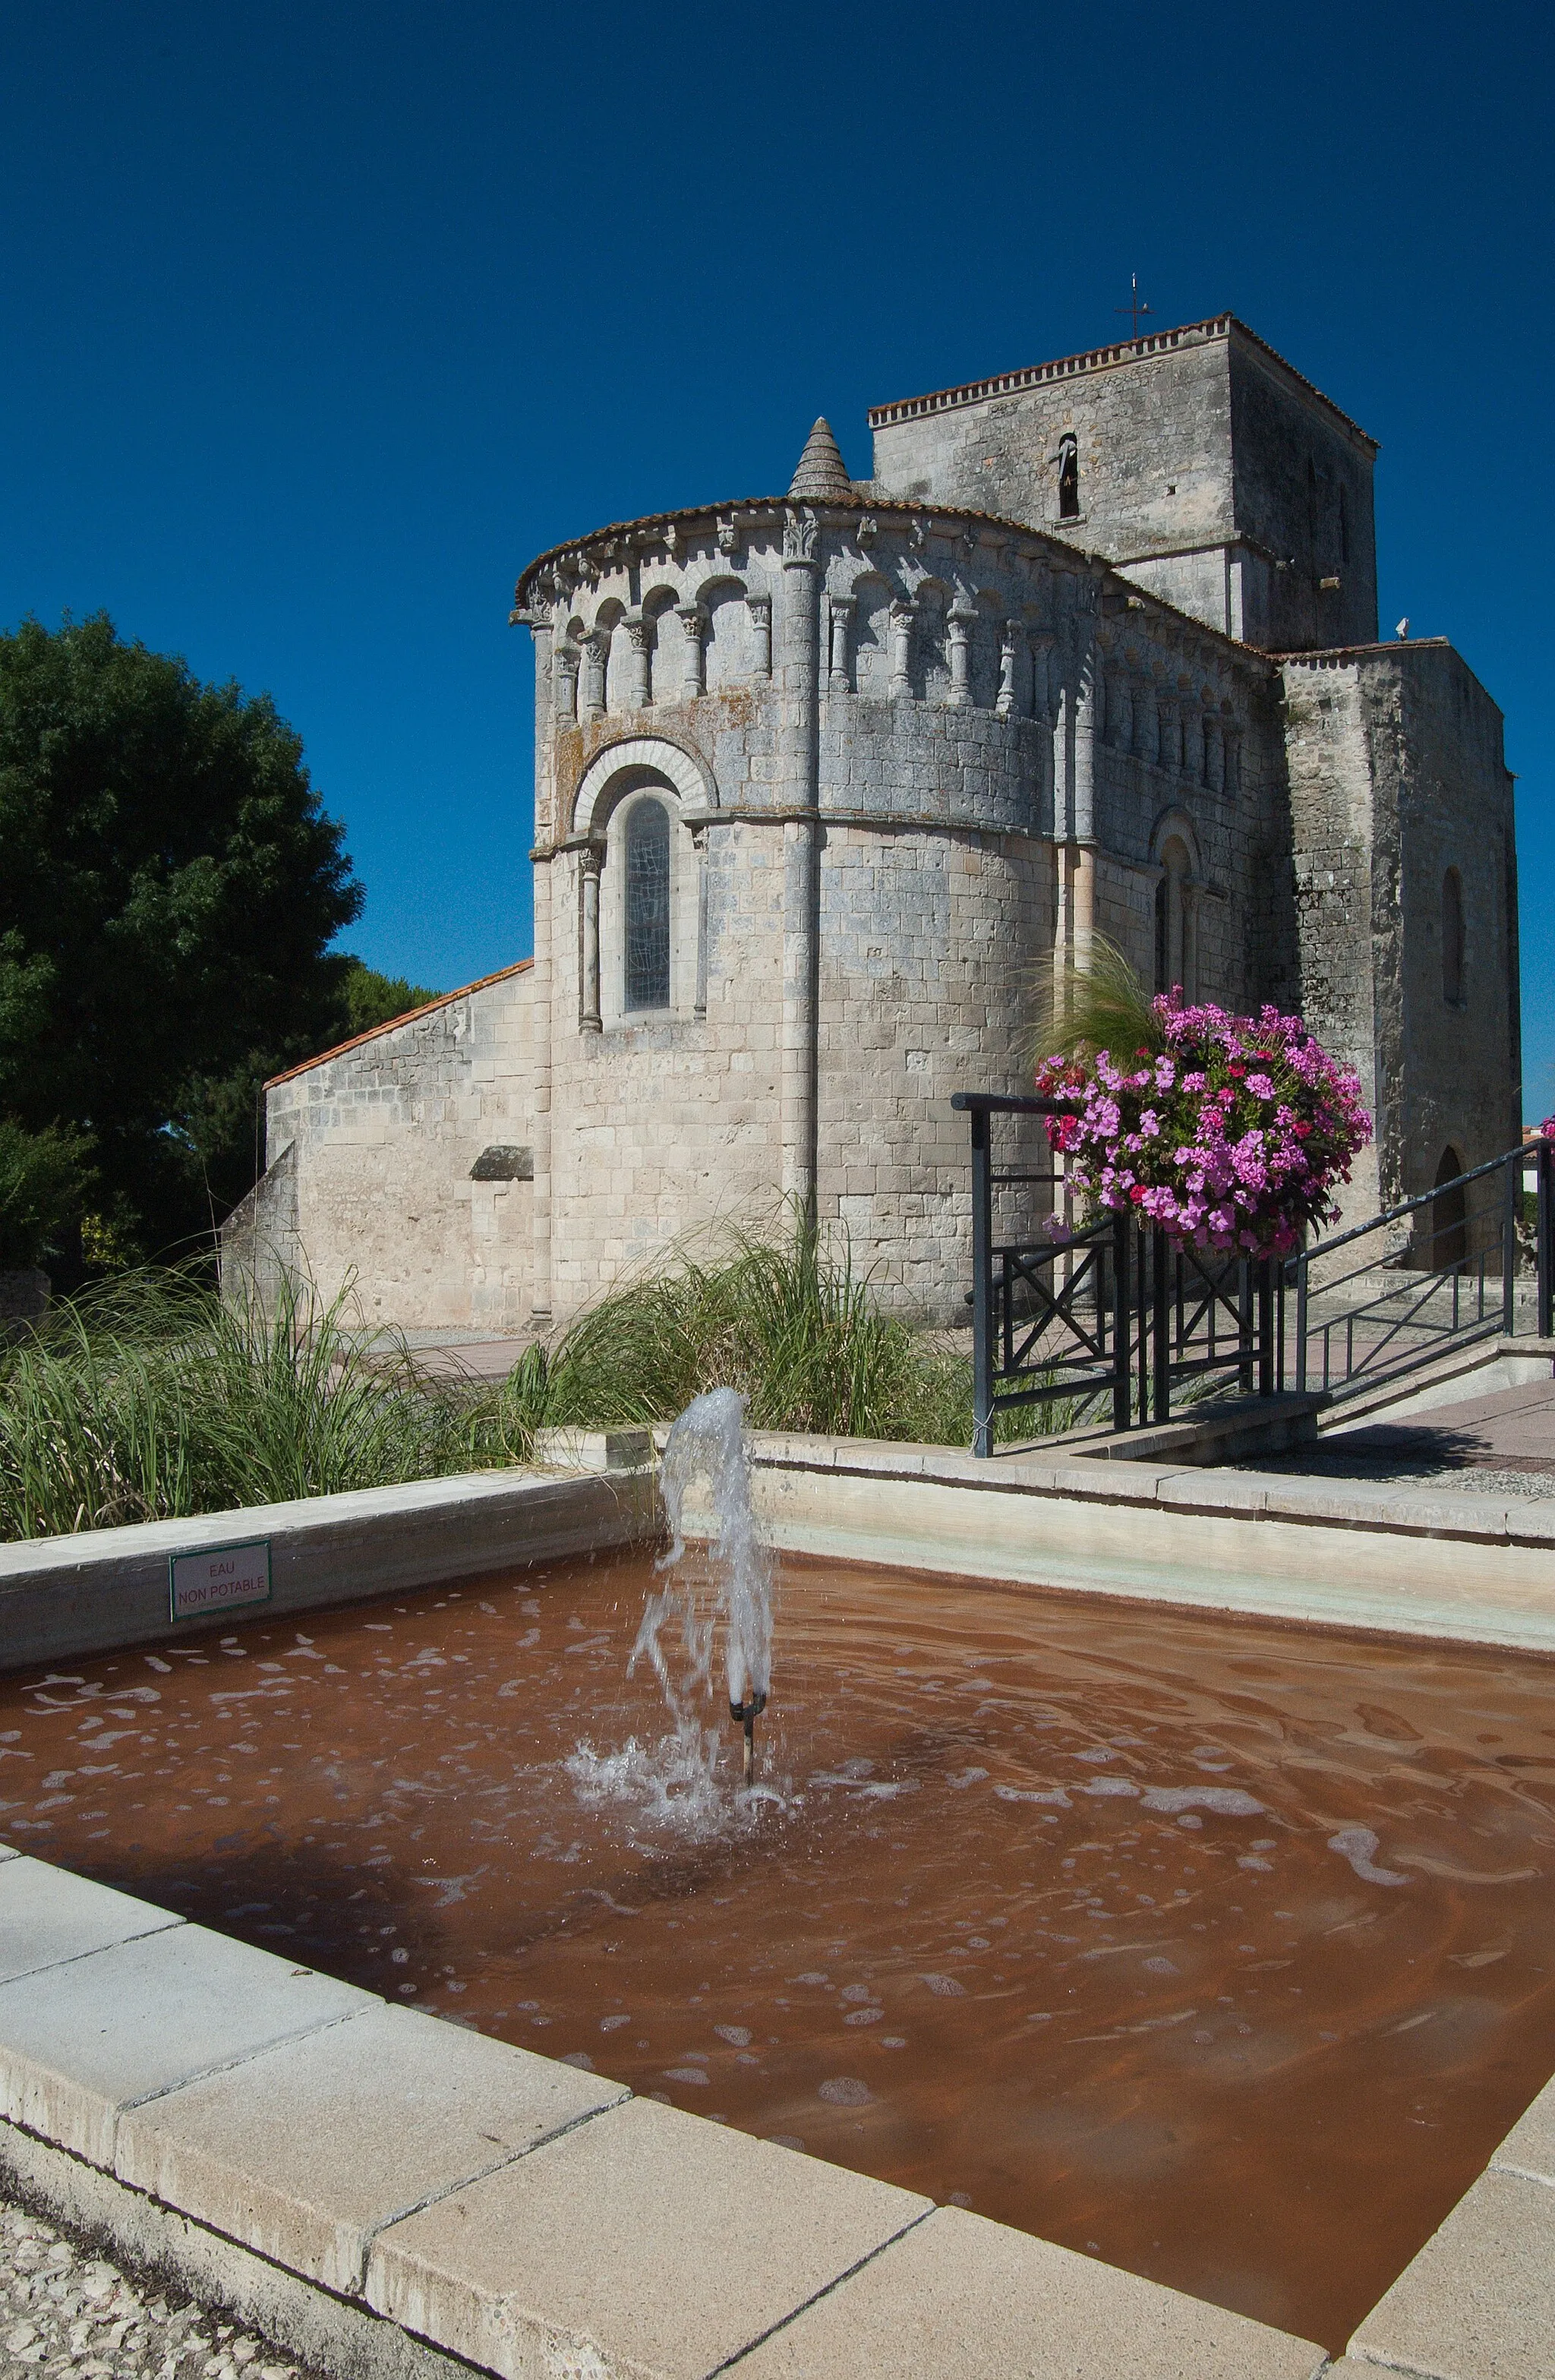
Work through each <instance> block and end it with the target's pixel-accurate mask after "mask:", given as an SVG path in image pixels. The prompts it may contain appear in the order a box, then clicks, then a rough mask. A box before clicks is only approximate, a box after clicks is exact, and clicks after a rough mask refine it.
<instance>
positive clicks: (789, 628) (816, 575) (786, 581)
mask: <svg viewBox="0 0 1555 2380" xmlns="http://www.w3.org/2000/svg"><path fill="white" fill-rule="evenodd" d="M819 549H820V530H819V527H818V524H817V521H816V517H815V515H814V514H813V513H812V512H809V511H808V510H807V509H802V508H800V507H798V506H792V507H790V509H789V512H788V515H787V518H786V521H785V525H784V540H783V592H784V601H783V644H782V650H781V652H780V655H779V683H780V685H781V686H782V691H783V711H782V722H783V723H782V727H781V730H780V735H781V749H782V752H783V756H784V779H785V783H784V789H783V790H784V805H785V807H789V808H791V809H792V810H793V811H794V812H796V813H797V815H796V816H792V817H789V818H787V819H785V820H784V829H783V844H784V850H783V861H784V873H783V1046H782V1064H781V1074H780V1086H781V1103H782V1135H783V1191H784V1196H785V1197H789V1198H793V1199H794V1200H796V1202H797V1204H798V1205H799V1206H800V1208H802V1210H803V1211H804V1213H805V1214H807V1215H808V1216H813V1215H814V1214H815V1212H816V1202H817V1179H816V1177H817V1166H818V1156H819V1146H818V1116H817V1106H818V1092H819V1082H818V1075H819V1071H820V821H819V819H818V817H817V809H818V806H819V800H820V555H819Z"/></svg>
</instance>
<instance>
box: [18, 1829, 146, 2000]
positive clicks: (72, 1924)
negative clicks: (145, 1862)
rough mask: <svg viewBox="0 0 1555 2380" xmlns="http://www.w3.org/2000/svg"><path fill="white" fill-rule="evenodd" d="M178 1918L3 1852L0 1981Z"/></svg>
mask: <svg viewBox="0 0 1555 2380" xmlns="http://www.w3.org/2000/svg"><path fill="white" fill-rule="evenodd" d="M183 1922H184V1921H183V1919H182V1918H181V1917H176V1916H175V1915H174V1914H173V1912H172V1911H171V1910H170V1909H153V1908H152V1905H151V1903H150V1902H149V1901H146V1900H132V1899H131V1898H130V1896H129V1894H128V1893H127V1892H115V1891H114V1889H113V1888H112V1887H111V1886H109V1885H106V1884H93V1883H91V1881H90V1879H89V1878H88V1877H86V1876H72V1875H71V1874H70V1872H69V1870H68V1869H67V1868H63V1867H50V1866H49V1865H47V1864H46V1863H45V1862H44V1861H43V1860H36V1859H28V1858H26V1857H25V1856H24V1855H20V1854H18V1853H16V1852H8V1853H7V1854H6V1867H5V1873H4V1874H3V1875H0V1984H6V1983H9V1982H11V1981H12V1980H13V1979H14V1978H15V1977H16V1976H18V1975H31V1974H36V1973H38V1972H39V1971H40V1970H41V1969H42V1968H44V1967H57V1966H59V1965H61V1964H62V1963H63V1962H64V1961H67V1960H68V1959H81V1958H85V1957H86V1956H87V1955H88V1953H89V1952H91V1951H93V1950H105V1949H108V1948H109V1946H110V1945H111V1944H112V1943H115V1942H128V1941H131V1940H133V1939H134V1937H136V1936H137V1935H140V1934H158V1933H161V1932H162V1931H163V1930H164V1927H167V1926H173V1925H182V1924H183Z"/></svg>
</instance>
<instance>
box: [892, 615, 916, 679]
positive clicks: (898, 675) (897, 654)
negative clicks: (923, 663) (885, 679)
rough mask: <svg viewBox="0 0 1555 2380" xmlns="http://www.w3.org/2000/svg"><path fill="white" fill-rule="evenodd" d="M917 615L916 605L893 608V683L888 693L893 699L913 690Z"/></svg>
mask: <svg viewBox="0 0 1555 2380" xmlns="http://www.w3.org/2000/svg"><path fill="white" fill-rule="evenodd" d="M916 617H917V604H916V603H893V605H892V607H891V683H890V686H889V689H888V691H889V692H890V693H891V695H892V696H893V698H895V697H898V696H901V697H905V696H907V695H910V694H911V693H912V690H913V622H914V620H915V618H916Z"/></svg>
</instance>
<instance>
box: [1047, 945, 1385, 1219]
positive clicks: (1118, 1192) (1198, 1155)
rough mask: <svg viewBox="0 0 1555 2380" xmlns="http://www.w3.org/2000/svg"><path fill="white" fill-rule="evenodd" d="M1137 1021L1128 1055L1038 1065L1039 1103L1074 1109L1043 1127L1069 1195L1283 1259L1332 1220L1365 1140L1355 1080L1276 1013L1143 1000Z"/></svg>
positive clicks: (1086, 1053)
mask: <svg viewBox="0 0 1555 2380" xmlns="http://www.w3.org/2000/svg"><path fill="white" fill-rule="evenodd" d="M1117 965H1119V966H1121V962H1118V963H1117ZM1114 971H1116V970H1114ZM1136 1014H1137V1021H1138V1025H1139V1026H1140V1027H1141V1028H1142V1029H1141V1030H1139V1032H1138V1034H1137V1046H1136V1047H1135V1048H1134V1049H1133V1050H1129V1051H1127V1052H1126V1054H1124V1055H1122V1056H1120V1055H1119V1054H1118V1053H1117V1052H1116V1050H1110V1049H1105V1048H1096V1049H1093V1050H1082V1052H1081V1053H1080V1054H1077V1055H1076V1054H1059V1055H1056V1056H1051V1057H1048V1058H1045V1059H1044V1060H1043V1061H1042V1062H1041V1063H1040V1065H1039V1067H1038V1070H1037V1088H1038V1090H1039V1093H1041V1094H1042V1095H1044V1096H1045V1097H1048V1098H1057V1099H1074V1100H1075V1101H1076V1102H1077V1104H1078V1109H1079V1112H1078V1113H1077V1114H1075V1115H1072V1116H1070V1115H1066V1116H1060V1117H1055V1118H1054V1119H1053V1121H1052V1123H1051V1127H1050V1129H1051V1138H1052V1142H1053V1146H1054V1147H1056V1148H1059V1149H1062V1150H1063V1154H1064V1155H1065V1157H1066V1158H1067V1159H1068V1160H1069V1163H1068V1179H1069V1181H1070V1183H1071V1184H1073V1186H1074V1187H1075V1189H1076V1190H1079V1191H1081V1192H1083V1193H1086V1194H1088V1196H1090V1197H1092V1198H1093V1199H1094V1200H1095V1201H1096V1202H1097V1204H1098V1205H1099V1206H1101V1207H1104V1208H1111V1209H1112V1210H1113V1211H1114V1212H1116V1213H1121V1214H1127V1213H1131V1212H1133V1213H1136V1214H1137V1215H1138V1217H1139V1220H1141V1222H1147V1221H1148V1222H1150V1223H1155V1224H1159V1225H1160V1229H1161V1230H1162V1231H1164V1232H1165V1233H1167V1234H1168V1236H1169V1237H1170V1238H1171V1239H1172V1240H1173V1241H1175V1242H1176V1243H1178V1244H1179V1245H1184V1244H1187V1245H1193V1246H1195V1247H1200V1248H1204V1247H1209V1248H1216V1249H1220V1250H1222V1251H1224V1252H1226V1253H1227V1254H1233V1253H1240V1254H1247V1255H1252V1256H1260V1257H1262V1256H1286V1255H1288V1254H1289V1253H1290V1252H1291V1250H1292V1249H1294V1247H1296V1246H1297V1245H1299V1242H1300V1236H1301V1231H1302V1226H1303V1225H1304V1224H1306V1223H1309V1222H1312V1223H1324V1222H1330V1221H1331V1220H1333V1218H1334V1216H1335V1214H1336V1213H1337V1208H1336V1206H1335V1204H1334V1201H1333V1197H1332V1195H1331V1194H1332V1192H1333V1190H1334V1188H1335V1186H1336V1185H1337V1184H1340V1183H1342V1182H1347V1181H1348V1180H1349V1178H1350V1167H1351V1164H1352V1162H1353V1160H1354V1159H1355V1155H1356V1152H1357V1151H1358V1150H1359V1149H1361V1148H1363V1147H1365V1145H1366V1143H1367V1141H1368V1140H1369V1139H1370V1137H1371V1119H1370V1117H1369V1116H1368V1115H1367V1112H1366V1110H1365V1109H1364V1108H1363V1107H1362V1105H1361V1099H1360V1089H1361V1087H1360V1082H1359V1079H1358V1077H1357V1076H1356V1075H1355V1074H1354V1073H1352V1072H1351V1071H1350V1069H1349V1068H1347V1067H1342V1066H1339V1065H1336V1064H1335V1062H1334V1061H1333V1060H1332V1059H1331V1058H1330V1056H1329V1055H1328V1052H1327V1051H1326V1050H1324V1049H1323V1048H1322V1047H1321V1046H1320V1044H1319V1043H1318V1041H1316V1040H1315V1039H1314V1038H1313V1037H1312V1035H1311V1034H1310V1033H1309V1032H1308V1031H1307V1029H1306V1026H1305V1025H1304V1024H1303V1023H1302V1021H1301V1019H1300V1018H1299V1017H1296V1016H1283V1015H1282V1014H1281V1013H1280V1011H1279V1010H1278V1009H1276V1008H1264V1009H1262V1010H1260V1011H1259V1013H1258V1014H1257V1016H1256V1017H1253V1016H1233V1015H1231V1014H1228V1013H1227V1011H1226V1010H1224V1009H1223V1008H1215V1007H1211V1006H1209V1004H1203V1005H1200V1006H1197V1007H1186V1006H1182V1005H1179V1004H1178V1003H1177V1002H1176V1001H1173V1000H1172V999H1168V998H1165V997H1160V998H1158V999H1156V1000H1154V1001H1152V1002H1149V1003H1148V1008H1147V1007H1146V1004H1145V1002H1143V999H1142V997H1141V999H1140V1001H1139V1004H1138V1010H1137V1012H1136ZM1118 1021H1121V1020H1118ZM1113 1038H1114V1039H1115V1038H1117V1037H1116V1036H1115V1035H1114V1037H1113Z"/></svg>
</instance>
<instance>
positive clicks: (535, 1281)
mask: <svg viewBox="0 0 1555 2380" xmlns="http://www.w3.org/2000/svg"><path fill="white" fill-rule="evenodd" d="M528 626H529V629H530V632H531V634H532V636H533V637H534V650H535V758H536V769H535V841H536V843H537V844H538V845H540V846H541V848H542V849H548V848H549V846H550V844H551V843H552V840H553V837H554V835H555V834H556V832H558V828H559V827H560V826H561V822H560V821H559V820H557V818H556V816H555V806H556V790H555V788H556V764H555V754H556V742H555V733H556V717H555V712H556V693H555V687H554V686H553V683H552V624H551V622H550V621H549V620H548V619H547V618H546V617H545V616H544V614H543V613H539V612H532V613H529V615H528ZM562 831H563V832H565V828H562ZM556 868H557V863H556V861H555V860H554V859H550V860H549V861H547V862H546V863H545V864H543V865H541V866H540V867H537V868H536V869H535V872H534V895H535V961H534V967H533V971H532V973H531V975H530V977H529V984H530V990H529V998H530V1002H531V1003H532V1004H531V1008H530V1012H529V1013H530V1015H531V1017H532V1019H533V1030H534V1064H533V1070H532V1072H531V1075H530V1077H529V1085H530V1091H529V1119H530V1121H529V1142H530V1146H531V1147H532V1148H533V1150H534V1157H535V1178H534V1192H533V1198H532V1203H531V1206H530V1209H529V1212H530V1229H531V1232H532V1234H533V1236H532V1240H531V1243H530V1256H529V1319H530V1321H531V1322H532V1323H535V1324H538V1325H539V1326H540V1327H541V1329H544V1328H545V1326H546V1325H547V1324H548V1323H549V1322H550V1320H551V1202H552V1175H551V1079H552V1051H551V1033H552V1026H553V1018H552V1013H551V1012H552V995H553V985H552V970H551V904H552V897H553V882H554V879H555V875H556Z"/></svg>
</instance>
